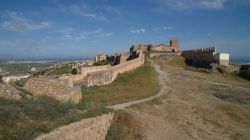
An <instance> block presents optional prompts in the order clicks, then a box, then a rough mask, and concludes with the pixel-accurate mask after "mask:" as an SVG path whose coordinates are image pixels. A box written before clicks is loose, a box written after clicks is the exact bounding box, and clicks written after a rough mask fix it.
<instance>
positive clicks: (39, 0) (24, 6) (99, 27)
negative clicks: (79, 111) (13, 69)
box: [0, 0, 250, 59]
mask: <svg viewBox="0 0 250 140" xmlns="http://www.w3.org/2000/svg"><path fill="white" fill-rule="evenodd" d="M171 39H178V40H179V41H180V45H181V48H182V49H183V50H187V49H192V48H201V47H209V46H216V47H217V50H218V51H220V52H229V53H230V54H231V57H233V58H249V59H250V55H249V54H250V0H84V1H76V0H67V1H66V0H65V1H63V0H48V1H46V0H23V1H21V0H16V1H15V0H1V1H0V59H41V58H42V59H52V58H86V57H92V56H94V55H95V54H97V53H107V54H112V53H116V52H121V51H128V50H129V47H131V46H132V45H133V44H141V43H143V44H147V43H153V44H160V43H167V44H168V43H169V40H171Z"/></svg>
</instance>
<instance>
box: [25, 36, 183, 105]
mask: <svg viewBox="0 0 250 140" xmlns="http://www.w3.org/2000/svg"><path fill="white" fill-rule="evenodd" d="M146 52H151V53H165V54H166V53H180V52H181V49H180V48H179V44H178V41H175V40H171V41H170V45H164V44H162V45H139V46H135V45H134V46H132V47H131V48H130V51H129V52H127V53H119V54H115V55H113V56H111V57H109V56H107V55H98V56H97V57H95V61H105V60H106V59H110V58H113V59H112V60H113V61H114V62H115V63H114V64H115V65H114V66H111V65H103V66H90V67H81V68H80V72H79V73H77V74H76V75H70V76H62V77H58V78H48V77H46V78H31V79H29V80H28V82H27V83H26V85H25V88H26V89H27V90H28V91H30V92H31V93H32V94H33V95H47V96H50V97H54V98H55V99H58V100H60V101H72V102H76V103H77V102H79V101H80V99H81V89H80V87H81V86H86V87H90V86H100V85H106V84H109V83H111V82H113V81H114V80H115V79H116V78H117V76H118V74H120V73H124V72H127V71H131V70H134V69H136V68H138V67H139V66H141V65H143V64H144V57H145V56H144V55H145V53H146ZM95 61H94V62H95Z"/></svg>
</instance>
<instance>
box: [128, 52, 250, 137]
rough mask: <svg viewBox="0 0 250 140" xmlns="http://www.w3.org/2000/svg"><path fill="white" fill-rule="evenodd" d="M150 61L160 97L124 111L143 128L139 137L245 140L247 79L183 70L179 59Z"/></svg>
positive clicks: (249, 116)
mask: <svg viewBox="0 0 250 140" xmlns="http://www.w3.org/2000/svg"><path fill="white" fill-rule="evenodd" d="M176 59H179V60H178V61H176ZM154 61H155V62H157V64H159V65H160V66H161V69H162V71H164V72H165V76H164V81H163V84H164V85H165V86H166V88H167V90H165V94H164V95H163V96H161V97H160V98H156V99H154V100H151V101H148V102H145V103H141V104H139V105H134V106H132V107H130V108H128V109H126V110H125V111H126V112H128V113H129V114H131V115H133V117H134V118H136V119H137V120H139V121H140V124H143V125H142V129H143V131H144V132H143V139H148V140H156V139H157V140H161V139H162V140H167V139H170V140H172V139H174V140H175V139H178V140H179V139H185V140H186V139H187V140H188V139H213V140H214V139H216V140H227V139H250V133H249V132H250V82H249V81H245V80H238V79H237V78H236V79H235V78H230V77H229V78H228V77H226V76H224V75H220V74H207V73H203V72H197V71H189V70H186V69H185V66H184V64H183V63H182V62H181V61H182V60H181V59H180V58H178V57H173V56H165V57H163V58H157V59H155V60H154ZM175 61H176V62H175Z"/></svg>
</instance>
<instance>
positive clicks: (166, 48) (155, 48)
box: [130, 40, 181, 54]
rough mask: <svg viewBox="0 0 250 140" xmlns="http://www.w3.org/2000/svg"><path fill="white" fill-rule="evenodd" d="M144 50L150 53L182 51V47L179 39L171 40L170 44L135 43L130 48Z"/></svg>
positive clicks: (131, 49)
mask: <svg viewBox="0 0 250 140" xmlns="http://www.w3.org/2000/svg"><path fill="white" fill-rule="evenodd" d="M138 50H142V51H143V52H150V53H176V54H178V53H181V48H180V47H179V42H178V40H170V44H169V45H165V44H159V45H153V44H148V45H142V44H141V45H133V46H132V47H131V48H130V51H138Z"/></svg>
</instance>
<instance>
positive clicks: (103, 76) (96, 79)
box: [83, 53, 144, 87]
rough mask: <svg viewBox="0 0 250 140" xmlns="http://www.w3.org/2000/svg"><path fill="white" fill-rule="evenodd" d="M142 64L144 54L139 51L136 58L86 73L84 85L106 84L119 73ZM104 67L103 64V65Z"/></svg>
mask: <svg viewBox="0 0 250 140" xmlns="http://www.w3.org/2000/svg"><path fill="white" fill-rule="evenodd" d="M143 64H144V54H143V53H141V54H140V55H139V57H138V58H135V59H133V60H130V61H127V62H124V63H121V64H118V65H115V66H112V67H110V68H109V69H106V70H103V71H97V72H91V73H88V76H87V77H86V79H85V82H83V83H84V86H86V87H90V86H95V85H98V86H100V85H106V84H109V83H111V82H113V81H114V80H115V79H116V77H117V76H118V74H119V73H124V72H126V71H131V70H134V69H136V68H138V67H139V66H141V65H143ZM103 67H104V66H103Z"/></svg>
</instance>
